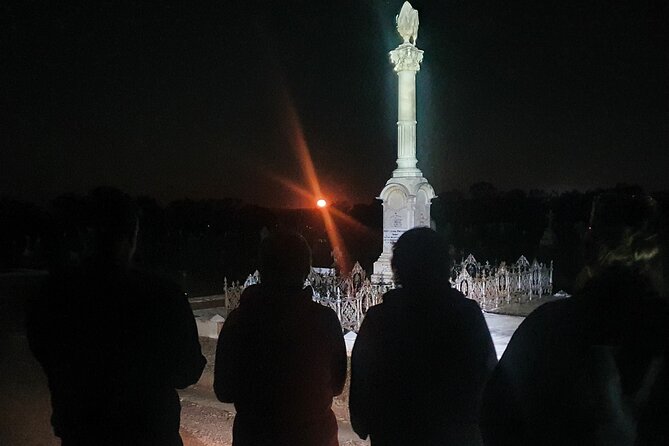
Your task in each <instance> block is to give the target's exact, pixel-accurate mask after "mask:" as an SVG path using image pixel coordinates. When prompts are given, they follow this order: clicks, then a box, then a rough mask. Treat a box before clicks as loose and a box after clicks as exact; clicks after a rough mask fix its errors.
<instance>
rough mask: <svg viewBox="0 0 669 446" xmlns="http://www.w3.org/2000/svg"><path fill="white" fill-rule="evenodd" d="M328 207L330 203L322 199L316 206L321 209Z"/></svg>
mask: <svg viewBox="0 0 669 446" xmlns="http://www.w3.org/2000/svg"><path fill="white" fill-rule="evenodd" d="M327 205H328V202H327V201H325V200H324V199H323V198H320V199H318V200H317V201H316V206H318V207H319V208H324V207H325V206H327Z"/></svg>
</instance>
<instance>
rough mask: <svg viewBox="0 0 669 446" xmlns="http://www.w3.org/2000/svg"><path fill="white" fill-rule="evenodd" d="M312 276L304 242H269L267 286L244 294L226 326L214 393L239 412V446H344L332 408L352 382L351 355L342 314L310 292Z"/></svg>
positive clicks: (263, 274) (282, 238)
mask: <svg viewBox="0 0 669 446" xmlns="http://www.w3.org/2000/svg"><path fill="white" fill-rule="evenodd" d="M310 268H311V251H310V249H309V246H308V245H307V242H306V241H305V240H304V238H302V237H301V236H299V235H297V234H274V235H271V236H269V237H268V238H266V239H265V240H264V241H263V243H262V245H261V248H260V278H261V280H262V282H261V284H259V285H253V286H250V287H248V288H247V289H246V290H244V293H243V294H242V296H241V299H240V305H239V308H237V309H236V310H234V311H233V312H232V313H231V314H230V316H229V317H228V319H227V320H226V321H225V324H224V325H223V329H222V330H221V333H220V335H219V338H218V346H217V349H216V367H215V370H214V391H215V392H216V396H217V397H218V399H219V400H221V401H225V402H232V403H234V404H235V409H236V410H237V415H236V417H235V422H234V427H233V444H234V445H235V446H245V445H254V446H258V445H291V446H292V445H298V446H299V445H305V446H307V445H308V446H333V445H337V444H338V441H337V420H336V419H335V416H334V413H333V412H332V410H331V406H332V399H333V397H334V396H336V395H339V394H340V393H341V392H342V390H343V387H344V381H345V380H346V347H345V344H344V338H343V335H342V329H341V325H340V324H339V320H338V319H337V316H336V314H335V313H334V311H333V310H332V309H330V308H327V307H324V306H323V305H320V304H318V303H316V302H314V301H313V300H312V290H311V287H307V288H305V287H304V282H305V279H306V277H307V275H308V274H309V271H310Z"/></svg>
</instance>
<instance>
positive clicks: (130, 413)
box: [27, 265, 206, 446]
mask: <svg viewBox="0 0 669 446" xmlns="http://www.w3.org/2000/svg"><path fill="white" fill-rule="evenodd" d="M27 332H28V339H29V342H30V347H31V349H32V351H33V353H34V354H35V356H36V357H37V359H38V360H39V362H40V363H41V364H42V367H43V368H44V371H45V372H46V375H47V378H48V382H49V388H50V390H51V402H52V407H53V415H52V424H53V427H54V431H55V434H56V435H57V436H59V437H61V438H63V440H64V441H68V442H69V443H71V444H96V445H105V444H109V445H111V444H114V445H118V444H128V445H161V446H164V445H180V444H181V443H182V442H181V438H180V437H179V415H180V410H181V406H180V404H179V397H178V395H177V393H176V391H175V388H184V387H186V386H189V385H191V384H193V383H195V382H196V381H197V380H198V379H199V377H200V374H201V373H202V370H203V368H204V365H205V363H206V360H205V358H204V357H203V356H202V354H201V350H200V344H199V342H198V338H197V330H196V327H195V321H194V319H193V313H192V311H191V309H190V306H189V305H188V301H187V300H186V297H185V295H184V294H183V293H182V292H181V291H180V290H179V288H178V287H177V286H176V285H173V284H171V283H169V282H166V281H163V280H161V279H159V278H157V277H154V276H152V275H149V274H145V273H142V272H139V271H134V270H121V269H118V268H114V267H107V266H102V265H95V266H87V267H84V268H82V269H81V270H79V271H76V272H73V273H68V274H60V275H57V276H52V277H50V278H49V279H48V280H47V283H46V285H45V289H44V293H43V294H42V296H40V298H39V299H37V300H36V301H35V302H33V303H32V305H31V308H30V309H29V313H28V321H27Z"/></svg>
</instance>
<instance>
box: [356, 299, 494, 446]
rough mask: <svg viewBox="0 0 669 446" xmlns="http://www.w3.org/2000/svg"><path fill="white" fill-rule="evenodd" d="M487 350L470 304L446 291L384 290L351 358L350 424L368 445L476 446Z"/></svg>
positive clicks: (490, 353) (489, 362)
mask: <svg viewBox="0 0 669 446" xmlns="http://www.w3.org/2000/svg"><path fill="white" fill-rule="evenodd" d="M495 363H496V356H495V348H494V346H493V343H492V339H491V338H490V333H489V331H488V327H487V325H486V323H485V319H484V318H483V314H482V313H481V310H480V308H479V306H478V305H477V304H476V302H474V301H472V300H470V299H466V298H465V297H464V296H463V295H462V294H461V293H459V292H458V291H456V290H453V289H450V288H448V289H444V290H442V291H438V292H412V291H411V290H406V289H396V290H392V291H389V292H388V293H386V294H385V295H384V297H383V303H381V304H379V305H377V306H375V307H372V308H371V309H370V310H369V311H368V312H367V315H366V316H365V319H364V321H363V323H362V327H361V328H360V332H359V333H358V338H357V339H356V342H355V345H354V347H353V355H352V358H351V393H350V400H349V408H350V412H351V424H352V425H353V429H354V430H355V432H356V433H357V434H358V435H360V437H361V438H366V437H367V435H369V436H370V437H371V440H372V444H373V445H407V444H412V445H437V444H438V445H447V444H453V445H471V444H479V434H478V426H477V423H478V410H479V401H480V396H481V392H482V390H483V386H484V384H485V381H486V378H487V377H488V375H489V373H490V372H491V371H492V369H493V367H494V366H495Z"/></svg>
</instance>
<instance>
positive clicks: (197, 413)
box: [0, 271, 543, 446]
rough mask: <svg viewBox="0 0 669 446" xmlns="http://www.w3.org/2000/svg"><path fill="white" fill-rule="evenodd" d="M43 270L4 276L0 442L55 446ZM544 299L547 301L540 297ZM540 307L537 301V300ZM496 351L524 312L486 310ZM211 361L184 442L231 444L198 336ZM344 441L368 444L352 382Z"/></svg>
mask: <svg viewBox="0 0 669 446" xmlns="http://www.w3.org/2000/svg"><path fill="white" fill-rule="evenodd" d="M44 276H45V275H44V273H42V272H35V271H14V272H7V273H2V274H0V394H1V395H2V398H0V445H2V446H5V445H7V446H14V445H16V446H19V445H20V446H57V445H59V444H60V442H59V441H58V439H57V438H56V437H54V436H53V433H52V431H51V426H50V423H49V417H50V415H51V407H50V402H49V391H48V388H47V383H46V378H45V376H44V373H43V372H42V370H41V368H40V366H39V364H38V363H37V361H36V360H35V359H34V358H33V356H32V354H31V353H30V350H29V349H28V343H27V339H26V336H25V329H24V318H25V314H24V310H23V308H24V303H25V300H26V298H27V297H28V296H29V295H30V294H31V293H34V292H35V291H36V290H37V289H38V287H39V283H40V281H41V280H42V279H43V278H44ZM542 301H543V300H542ZM536 304H537V305H538V304H539V302H537V303H536ZM485 316H486V320H487V322H488V326H489V328H490V332H491V334H492V337H493V340H494V342H495V348H496V349H497V353H498V355H501V353H502V351H503V350H504V348H505V347H506V344H507V343H508V341H509V339H510V337H511V335H512V334H513V332H514V331H515V329H516V328H517V326H518V324H519V323H520V322H521V321H522V319H523V318H522V317H520V316H509V315H497V314H491V313H487V314H486V315H485ZM200 341H201V343H202V348H203V352H204V353H205V355H206V356H207V361H208V364H207V366H206V368H205V371H204V373H203V376H202V378H201V379H200V381H199V382H198V383H197V384H196V385H194V386H192V387H190V388H188V389H186V390H183V391H180V396H181V400H182V401H181V404H182V413H181V428H182V429H181V432H182V437H183V438H184V444H185V445H186V446H223V445H226V446H227V445H230V444H231V443H232V423H233V421H234V414H235V410H234V407H233V405H232V404H225V403H221V402H219V401H217V400H216V397H215V396H214V393H213V390H212V383H213V367H214V352H215V349H216V340H214V339H209V338H200ZM333 410H334V412H335V415H336V417H337V421H338V424H339V439H340V444H341V445H343V446H344V445H348V446H353V445H367V444H369V443H368V442H367V441H362V440H360V439H359V438H358V437H357V436H356V435H355V433H354V432H353V431H352V429H351V426H350V422H349V416H348V384H347V387H346V390H345V391H344V393H343V394H342V395H341V396H339V397H337V398H336V399H335V402H334V404H333Z"/></svg>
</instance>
